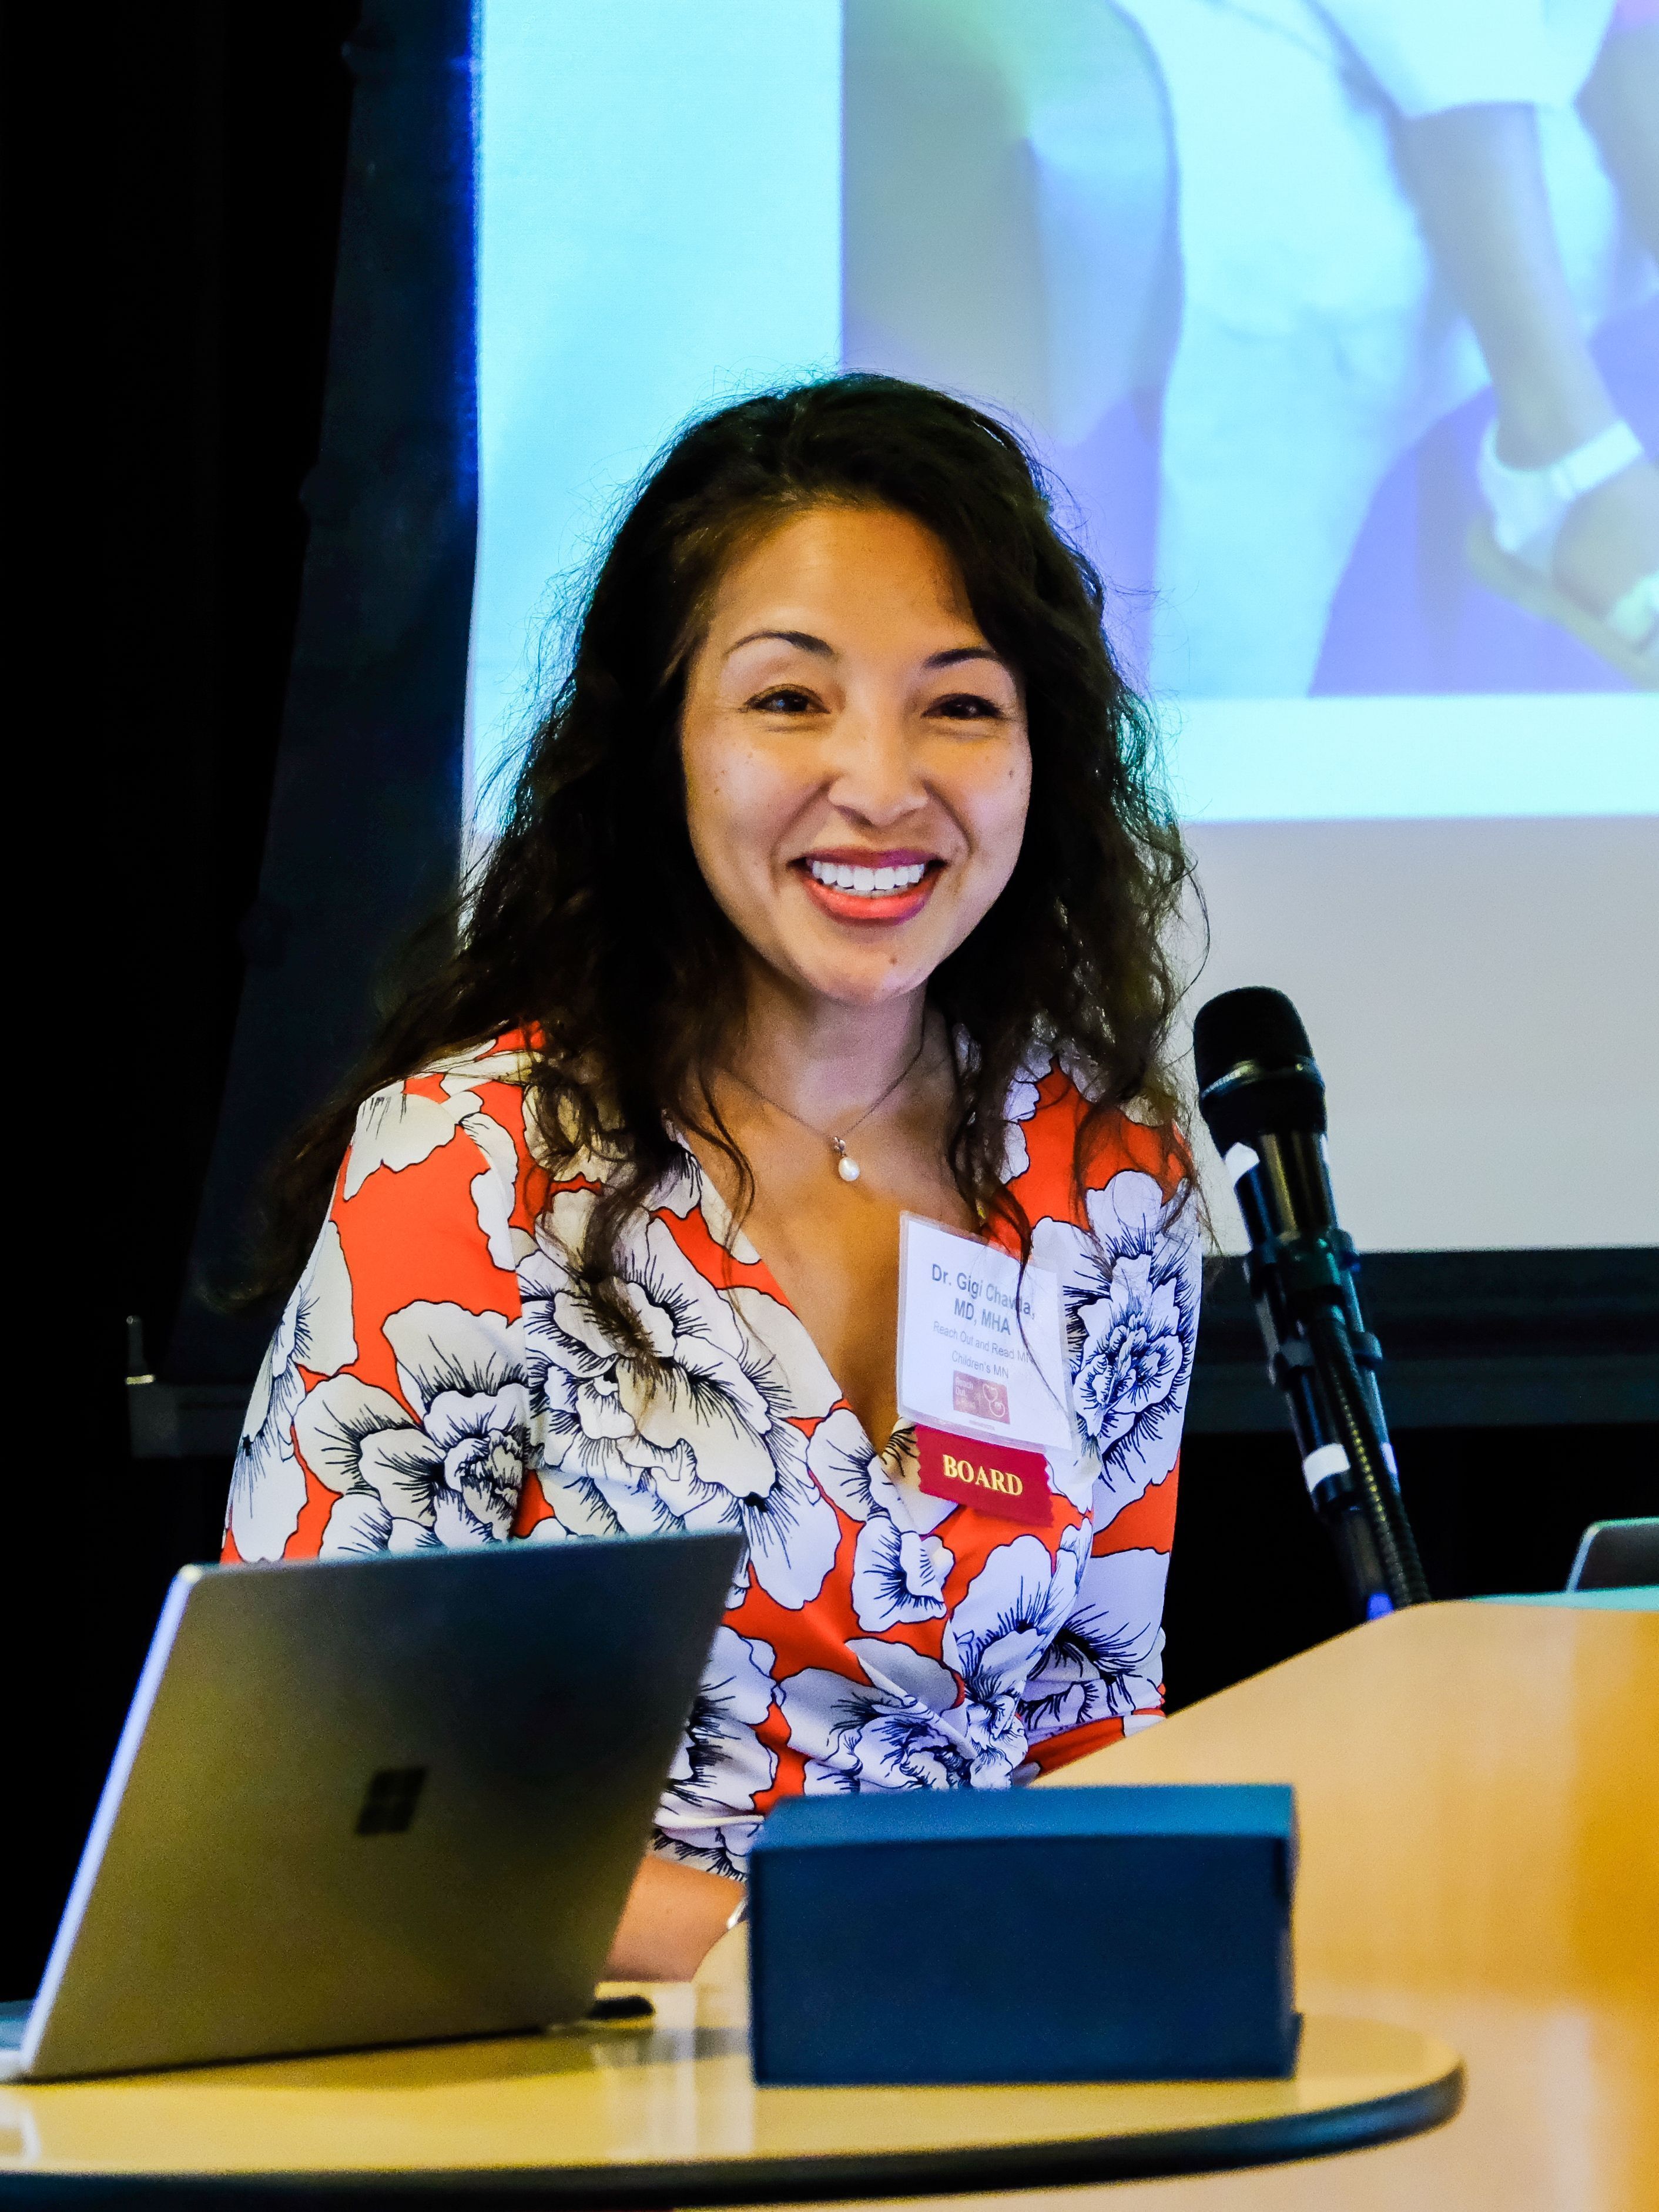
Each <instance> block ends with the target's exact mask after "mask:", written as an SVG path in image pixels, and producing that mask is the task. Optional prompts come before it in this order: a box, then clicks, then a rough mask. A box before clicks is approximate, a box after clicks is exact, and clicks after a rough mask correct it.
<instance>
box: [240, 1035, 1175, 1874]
mask: <svg viewBox="0 0 1659 2212" xmlns="http://www.w3.org/2000/svg"><path fill="white" fill-rule="evenodd" d="M523 1054H524V1047H523V1042H522V1040H521V1039H520V1038H519V1037H516V1036H507V1037H503V1038H501V1039H500V1040H498V1041H497V1042H495V1044H493V1045H491V1046H489V1047H488V1048H480V1049H478V1050H477V1051H475V1052H472V1053H470V1054H465V1055H459V1056H457V1057H455V1058H453V1059H450V1060H443V1061H441V1062H439V1063H437V1064H435V1066H432V1067H430V1068H428V1069H427V1070H425V1071H424V1072H423V1073H421V1074H418V1075H415V1076H411V1077H410V1078H409V1079H407V1080H406V1081H404V1082H403V1083H399V1084H394V1085H391V1086H390V1087H389V1088H387V1089H386V1090H384V1091H379V1092H377V1093H376V1094H375V1095H374V1097H371V1098H369V1099H368V1101H367V1102H366V1103H365V1104H364V1105H363V1106H362V1109H361V1110H360V1111H359V1114H358V1116H357V1123H356V1133H355V1134H354V1137H353V1139H352V1143H351V1146H350V1150H349V1152H348V1153H347V1155H346V1158H345V1160H344V1162H343V1164H342V1166H341V1169H340V1172H339V1176H338V1177H337V1181H336V1183H335V1188H334V1197H333V1202H332V1204H331V1206H330V1209H329V1214H328V1218H327V1220H326V1222H325V1225H324V1227H323V1231H322V1234H321V1235H320V1237H319V1239H318V1242H317V1245H316V1249H315V1250H314V1251H313V1255H312V1257H311V1260H310V1261H309V1263H308V1265H307V1268H306V1271H305V1273H304V1275H303V1276H302V1277H301V1280H300V1283H299V1285H297V1287H296V1288H295V1291H294V1295H293V1297H292V1298H291V1299H290V1300H289V1305H288V1309H287V1310H286V1312H285V1313H284V1314H283V1319H282V1322H281V1323H280V1325H279V1327H278V1328H277V1330H276V1336H275V1339H274V1340H273V1342H272V1344H271V1346H270V1351H269V1352H268V1353H267V1355H266V1358H265V1363H264V1368H263V1370H262V1371H261V1373H260V1376H259V1378H258V1383H256V1385H255V1388H254V1393H253V1399H252V1404H251V1406H250V1407H249V1408H248V1414H247V1419H246V1425H245V1429H244V1433H243V1437H242V1441H241V1443H240V1448H239V1450H238V1454H237V1459H236V1467H235V1472H234V1479H233V1482H232V1486H231V1493H230V1505H229V1511H228V1520H227V1526H226V1532H225V1546H224V1558H225V1559H226V1560H227V1561H231V1562H234V1561H238V1560H253V1559H309V1558H314V1557H318V1556H322V1557H329V1556H335V1555H343V1554H361V1553H372V1552H380V1551H387V1550H389V1551H394V1552H402V1551H414V1550H419V1549H421V1548H422V1547H429V1546H434V1545H478V1544H490V1543H503V1542H509V1541H512V1542H518V1543H528V1544H545V1543H569V1542H578V1541H580V1540H581V1539H582V1538H584V1537H587V1536H615V1535H619V1534H620V1535H643V1534H671V1533H673V1532H674V1531H676V1530H680V1529H699V1528H727V1529H735V1530H738V1531H739V1532H740V1533H741V1534H742V1536H743V1539H744V1547H745V1557H744V1565H743V1566H742V1567H741V1569H740V1570H739V1573H738V1581H737V1583H736V1586H735V1587H734V1588H733V1589H732V1593H731V1597H730V1601H729V1605H728V1609H727V1611H726V1616H725V1620H724V1621H723V1623H722V1625H721V1626H720V1628H719V1630H718V1631H717V1632H716V1634H715V1638H714V1647H713V1650H712V1652H711V1655H710V1658H709V1663H708V1669H707V1671H706V1673H705V1674H704V1677H703V1680H702V1687H701V1690H700V1692H699V1694H698V1696H697V1699H696V1704H695V1705H694V1707H693V1710H692V1713H691V1717H690V1723H689V1726H688V1729H687V1733H686V1735H685V1739H684V1742H683V1743H682V1745H681V1747H680V1751H679V1754H678V1759H677V1760H676V1763H675V1765H674V1768H673V1771H672V1772H671V1775H670V1777H669V1780H668V1784H667V1788H666V1791H665V1796H664V1797H663V1800H662V1802H661V1805H660V1807H659V1812H658V1816H657V1848H658V1849H659V1850H661V1851H663V1852H665V1853H666V1854H668V1855H671V1856H672V1857H677V1858H679V1859H683V1860H685V1861H688V1862H689V1863H691V1864H692V1865H695V1866H699V1867H705V1868H708V1869H712V1870H713V1871H714V1872H717V1873H721V1874H728V1875H741V1874H742V1872H743V1870H744V1863H745V1861H746V1857H747V1854H748V1850H749V1845H750V1841H751V1839H752V1838H753V1836H754V1833H755V1831H756V1828H757V1826H758V1825H759V1822H760V1821H761V1820H762V1819H763V1816H764V1814H766V1812H767V1810H768V1808H769V1807H770V1806H771V1805H772V1804H773V1803H775V1802H776V1800H777V1799H778V1798H779V1797H781V1796H787V1795H788V1794H790V1793H791V1792H793V1791H797V1790H907V1789H951V1788H959V1787H963V1786H971V1787H973V1788H976V1789H997V1788H1001V1787H1004V1786H1006V1784H1009V1783H1010V1782H1013V1781H1018V1780H1022V1779H1024V1778H1027V1777H1029V1776H1030V1775H1031V1774H1033V1773H1035V1772H1036V1771H1039V1770H1040V1769H1042V1768H1045V1767H1049V1766H1054V1765H1060V1764H1061V1763H1062V1762H1064V1761H1065V1760H1066V1759H1074V1758H1078V1757H1080V1756H1081V1755H1082V1754H1083V1753H1085V1752H1088V1751H1092V1750H1094V1749H1096V1748H1097V1747H1099V1746H1100V1745H1102V1744H1104V1743H1109V1742H1111V1741H1114V1740H1115V1738H1116V1737H1117V1736H1119V1735H1121V1734H1123V1733H1124V1732H1125V1731H1126V1730H1132V1729H1135V1728H1138V1727H1142V1726H1146V1725H1147V1724H1149V1723H1151V1722H1152V1721H1153V1720H1155V1719H1156V1718H1157V1717H1158V1715H1159V1714H1160V1712H1161V1711H1162V1702H1163V1689H1162V1683H1161V1679H1160V1665H1161V1656H1162V1652H1163V1644H1164V1638H1163V1632H1162V1626H1161V1621H1162V1614H1163V1604H1164V1576H1165V1571H1166V1570H1167V1567H1168V1564H1169V1553H1170V1540H1171V1537H1172V1534H1173V1532H1174V1525H1175V1494H1176V1461H1177V1455H1178V1450H1179V1444H1180V1435H1181V1419H1182V1407H1183V1405H1184V1403H1185V1399H1186V1393H1187V1385H1188V1377H1189V1376H1190V1373H1191V1369H1192V1358H1193V1345H1194V1335H1195V1333H1196V1328H1197V1320H1198V1297H1199V1254H1198V1247H1197V1238H1196V1235H1195V1231H1194V1226H1193V1224H1192V1220H1191V1216H1190V1213H1189V1212H1188V1213H1182V1214H1177V1215H1176V1216H1175V1217H1174V1218H1173V1219H1171V1218H1170V1208H1169V1206H1168V1205H1167V1204H1166V1197H1167V1193H1166V1190H1165V1189H1164V1188H1162V1187H1161V1186H1160V1182H1159V1181H1158V1159H1159V1153H1158V1146H1157V1145H1156V1143H1155V1141H1154V1140H1153V1139H1152V1137H1151V1136H1150V1135H1149V1134H1148V1133H1146V1131H1144V1130H1142V1129H1139V1128H1138V1127H1135V1126H1134V1125H1133V1123H1131V1122H1129V1121H1120V1122H1119V1123H1118V1124H1117V1127H1116V1130H1115V1134H1113V1135H1112V1136H1111V1137H1110V1138H1109V1139H1108V1140H1107V1142H1106V1143H1105V1145H1104V1146H1103V1147H1101V1148H1100V1149H1099V1152H1098V1154H1097V1160H1096V1162H1095V1164H1094V1166H1093V1168H1092V1170H1091V1173H1090V1175H1089V1176H1088V1178H1087V1183H1088V1188H1086V1190H1085V1194H1084V1197H1083V1202H1082V1206H1081V1207H1079V1205H1078V1203H1077V1202H1076V1200H1075V1198H1074V1194H1073V1175H1072V1161H1073V1139H1074V1136H1075V1133H1076V1128H1077V1124H1078V1120H1079V1115H1081V1113H1082V1111H1083V1110H1084V1109H1083V1102H1082V1099H1081V1097H1079V1093H1078V1091H1076V1089H1075V1088H1074V1087H1073V1084H1072V1083H1071V1081H1070V1080H1069V1079H1068V1078H1067V1077H1066V1075H1065V1074H1064V1073H1061V1072H1060V1070H1059V1069H1058V1068H1055V1067H1048V1068H1047V1069H1046V1070H1043V1071H1042V1072H1039V1073H1034V1074H1033V1075H1032V1076H1031V1077H1030V1078H1029V1079H1022V1080H1021V1081H1020V1082H1019V1083H1018V1084H1017V1085H1015V1088H1014V1092H1013V1095H1012V1097H1011V1098H1010V1101H1009V1109H1008V1115H1009V1142H1008V1152H1007V1156H1006V1160H1005V1164H1004V1172H1005V1175H1006V1180H1007V1184H1008V1188H1010V1190H1011V1191H1012V1192H1013V1193H1014V1194H1015V1195H1016V1196H1018V1199H1019V1200H1020V1201H1021V1203H1022V1204H1023V1205H1024V1208H1025V1211H1026V1214H1027V1216H1028V1218H1030V1221H1031V1222H1032V1224H1033V1225H1034V1250H1033V1256H1034V1258H1035V1259H1036V1260H1037V1261H1040V1262H1041V1263H1042V1265H1044V1266H1045V1267H1050V1268H1053V1269H1054V1271H1055V1272H1056V1273H1058V1275H1059V1276H1060V1281H1061V1285H1062V1292H1063V1304H1064V1308H1065V1311H1066V1322H1067V1329H1068V1335H1069V1349H1070V1358H1071V1370H1072V1378H1073V1404H1074V1407H1075V1410H1076V1413H1077V1417H1078V1425H1079V1434H1080V1436H1081V1438H1082V1442H1083V1444H1084V1451H1083V1453H1082V1455H1081V1456H1080V1458H1079V1462H1078V1463H1077V1465H1076V1467H1075V1468H1073V1469H1071V1470H1068V1471H1067V1472H1066V1475H1065V1476H1064V1478H1063V1480H1061V1479H1060V1478H1056V1480H1055V1484H1054V1500H1053V1505H1054V1511H1053V1519H1052V1524H1051V1526H1050V1527H1048V1528H1046V1529H1041V1530H1038V1529H1033V1528H1022V1527H1020V1526H1018V1524H1016V1523H1014V1522H1010V1521H1008V1520H1006V1519H1003V1518H1000V1517H999V1516H995V1515H993V1514H991V1513H988V1512H986V1511H983V1510H980V1509H979V1508H977V1507H974V1506H969V1505H963V1504H954V1503H953V1502H952V1501H951V1500H950V1499H948V1498H933V1497H930V1496H927V1495H926V1494H925V1493H924V1492H922V1491H921V1488H920V1487H919V1486H918V1483H917V1480H916V1472H915V1437H914V1435H913V1433H912V1432H911V1431H910V1430H909V1429H908V1427H904V1426H901V1427H900V1428H899V1429H897V1430H896V1431H895V1432H894V1435H893V1437H891V1439H890V1442H889V1443H888V1445H887V1447H886V1449H884V1450H883V1451H880V1452H878V1451H877V1450H876V1449H875V1448H874V1446H873V1444H872V1441H871V1439H870V1438H869V1437H867V1436H866V1434H865V1432H864V1430H863V1428H862V1427H861V1425H860V1423H859V1421H858V1419H857V1418H856V1417H855V1416H854V1413H853V1412H852V1410H851V1408H850V1407H848V1404H847V1402H846V1401H845V1400H844V1398H843V1397H842V1394H841V1391H840V1389H838V1387H837V1385H836V1380H835V1377H834V1376H832V1375H831V1374H830V1373H829V1370H828V1368H827V1367H826V1366H825V1364H824V1363H823V1358H821V1357H820V1355H819V1353H818V1352H817V1348H816V1346H814V1345H813V1343H812V1340H811V1338H810V1337H809V1336H808V1334H807V1333H806V1331H805V1328H803V1327H802V1325H801V1323H800V1322H799V1319H798V1318H797V1317H796V1316H795V1314H794V1313H793V1310H792V1309H791V1307H790V1305H789V1303H788V1301H787V1298H785V1297H784V1296H783V1293H782V1292H781V1290H780V1289H779V1287H778V1285H777V1284H776V1283H775V1281H774V1280H773V1279H772V1277H771V1275H770V1274H769V1273H768V1271H767V1267H766V1265H765V1263H764V1261H763V1260H762V1259H761V1257H760V1255H759V1254H758V1253H757V1251H756V1250H755V1249H754V1248H753V1246H752V1245H751V1244H750V1243H749V1242H748V1240H747V1238H746V1237H744V1236H743V1235H742V1234H741V1233H739V1234H738V1236H737V1237H735V1238H732V1237H731V1234H730V1226H731V1225H730V1219H729V1216H728V1214H727V1212H726V1207H725V1205H724V1203H723V1201H722V1200H721V1199H720V1195H719V1194H718V1192H717V1191H716V1190H715V1189H714V1186H713V1185H712V1184H711V1183H710V1182H708V1180H707V1178H706V1177H705V1176H703V1174H702V1170H701V1169H700V1168H699V1167H698V1165H697V1164H696V1161H695V1160H694V1159H693V1158H691V1156H690V1154H689V1153H688V1154H687V1155H686V1156H685V1162H684V1168H683V1169H682V1170H681V1171H680V1172H679V1173H678V1176H676V1177H675V1178H673V1179H672V1180H671V1182H669V1183H667V1184H666V1185H665V1187H664V1188H660V1189H659V1190H658V1191H657V1192H656V1193H655V1194H654V1195H653V1201H652V1204H651V1206H650V1208H649V1211H648V1212H647V1213H645V1214H642V1215H641V1218H640V1219H639V1222H638V1225H637V1228H636V1230H635V1231H632V1232H629V1234H627V1235H626V1236H625V1237H624V1239H623V1243H622V1246H621V1248H620V1251H619V1259H620V1265H621V1271H622V1278H623V1285H624V1295H625V1296H626V1297H627V1298H628V1300H629V1304H630V1305H631V1306H632V1307H633V1310H634V1311H635V1315H636V1316H637V1317H638V1321H639V1323H640V1325H641V1328H642V1329H643V1331H644V1333H645V1335H646V1336H647V1339H648V1340H649V1342H650V1344H651V1346H652V1348H653V1352H654V1353H655V1355H656V1357H655V1360H654V1362H652V1363H647V1362H644V1361H641V1360H640V1359H639V1358H636V1357H630V1356H629V1352H627V1351H626V1350H624V1349H621V1348H619V1347H618V1346H617V1345H615V1344H614V1343H612V1342H611V1340H610V1339H609V1338H608V1337H607V1335H606V1333H605V1328H604V1327H603V1326H602V1323H601V1320H600V1317H599V1315H598V1314H597V1313H596V1312H595V1311H594V1310H593V1308H592V1304H591V1303H590V1301H589V1300H588V1299H587V1298H586V1297H585V1295H584V1293H583V1291H582V1289H581V1287H580V1284H579V1283H578V1282H577V1281H576V1279H574V1276H573V1274H572V1272H571V1270H570V1267H569V1266H568V1261H567V1259H566V1256H565V1255H566V1253H567V1251H568V1249H571V1248H572V1247H575V1246H579V1245H580V1237H581V1231H582V1228H583V1225H584V1222H585V1219H586V1215H587V1212H588V1210H589V1209H590V1207H591V1206H592V1203H593V1199H594V1194H595V1191H596V1190H597V1189H598V1188H599V1187H600V1185H601V1182H602V1178H603V1174H604V1170H603V1166H602V1164H598V1163H582V1165H583V1166H585V1167H586V1168H587V1169H588V1170H589V1171H588V1172H587V1173H586V1174H582V1175H578V1176H574V1177H570V1176H567V1177H565V1178H563V1179H562V1180H558V1181H555V1180H554V1178H553V1177H552V1176H551V1175H550V1173H549V1171H548V1170H547V1168H546V1167H545V1166H544V1164H542V1162H541V1161H540V1160H539V1159H538V1157H537V1141H536V1137H535V1133H534V1129H533V1127H527V1125H526V1113H525V1103H524V1102H525V1093H524V1089H523V1073H524V1068H525V1064H526V1063H525V1060H524V1057H523ZM1091 1232H1092V1233H1091ZM728 1244H729V1246H730V1248H731V1249H729V1250H728V1249H726V1248H727V1246H728Z"/></svg>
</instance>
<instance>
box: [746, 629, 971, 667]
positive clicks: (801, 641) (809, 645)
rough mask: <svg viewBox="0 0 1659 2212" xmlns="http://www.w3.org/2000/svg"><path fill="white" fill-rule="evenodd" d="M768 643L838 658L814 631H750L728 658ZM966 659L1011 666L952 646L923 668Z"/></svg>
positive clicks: (934, 655) (968, 648)
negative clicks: (749, 646) (749, 647)
mask: <svg viewBox="0 0 1659 2212" xmlns="http://www.w3.org/2000/svg"><path fill="white" fill-rule="evenodd" d="M767 643H775V644H779V645H793V646H794V647H797V648H798V649H799V651H800V652H802V653H817V654H818V655H819V656H820V657H821V658H822V659H825V660H834V659H836V648H835V647H834V646H833V645H831V644H830V643H829V641H828V640H827V639H826V638H822V637H814V636H813V635H812V633H811V630H805V629H751V630H750V632H749V634H748V635H747V636H746V637H740V638H739V639H738V641H737V643H736V644H735V645H729V646H727V647H726V659H728V660H730V659H731V658H732V654H733V653H741V652H742V650H743V648H744V646H745V645H764V644H767ZM964 660H988V661H989V662H990V663H991V665H993V667H995V668H1006V666H1007V665H1008V664H1007V662H1006V660H1005V659H1003V657H1002V655H1001V654H1000V653H993V651H992V650H991V648H990V647H989V646H988V645H953V646H951V647H947V649H946V650H945V652H943V653H929V654H928V656H927V659H926V660H924V661H923V662H922V664H921V665H922V666H923V667H924V668H955V667H957V666H959V665H960V664H961V663H962V662H963V661H964Z"/></svg>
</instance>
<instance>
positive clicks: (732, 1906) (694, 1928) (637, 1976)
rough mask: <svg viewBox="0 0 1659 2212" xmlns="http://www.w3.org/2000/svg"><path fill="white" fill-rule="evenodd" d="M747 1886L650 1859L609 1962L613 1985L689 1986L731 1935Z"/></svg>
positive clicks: (631, 1894) (644, 1862)
mask: <svg viewBox="0 0 1659 2212" xmlns="http://www.w3.org/2000/svg"><path fill="white" fill-rule="evenodd" d="M742 1897H743V1884H742V1883H741V1882H740V1881H727V1880H726V1876H725V1875H718V1874H704V1873H703V1872H702V1870H701V1869H699V1868H697V1867H689V1866H682V1865H681V1864H680V1863H679V1862H678V1859H659V1858H652V1857H646V1858H644V1859H643V1860H641V1863H640V1870H639V1872H638V1873H637V1874H636V1875H635V1877H634V1887H633V1888H632V1889H631V1890H630V1891H629V1893H628V1903H627V1904H626V1905H625V1906H624V1907H623V1917H622V1923H621V1925H620V1926H619V1927H618V1929H617V1933H616V1936H615V1937H614V1938H613V1939H612V1942H611V1956H610V1958H609V1959H608V1960H606V1961H605V1978H606V1979H607V1980H608V1981H613V1982H689V1981H690V1978H691V1977H692V1976H693V1975H694V1974H695V1973H696V1971H697V1969H698V1967H699V1966H702V1962H703V1960H704V1959H705V1958H706V1957H707V1955H708V1953H709V1951H710V1950H712V1949H713V1948H714V1945H715V1943H717V1942H719V1940H720V1937H721V1936H723V1935H724V1934H725V1932H726V1922H727V1921H728V1920H729V1919H730V1918H731V1917H732V1912H733V1911H735V1910H736V1908H737V1906H738V1903H739V1902H740V1900H741V1899H742Z"/></svg>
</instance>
